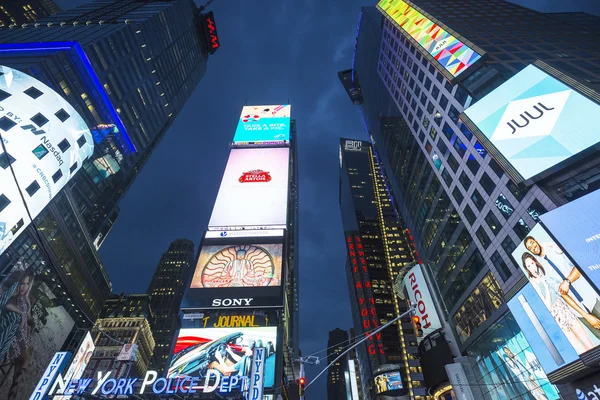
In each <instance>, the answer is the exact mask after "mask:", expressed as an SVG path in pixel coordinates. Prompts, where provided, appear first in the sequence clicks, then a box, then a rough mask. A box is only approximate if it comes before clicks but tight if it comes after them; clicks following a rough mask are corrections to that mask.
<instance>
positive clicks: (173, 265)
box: [148, 239, 194, 371]
mask: <svg viewBox="0 0 600 400" xmlns="http://www.w3.org/2000/svg"><path fill="white" fill-rule="evenodd" d="M193 263H194V242H192V241H191V240H187V239H178V240H175V241H174V242H172V243H171V244H170V245H169V249H168V250H167V251H166V252H165V253H163V255H162V256H161V257H160V261H159V262H158V265H157V266H156V270H155V271H154V275H153V276H152V280H151V281H150V286H149V287H148V295H149V296H150V306H151V308H152V312H153V314H154V318H153V322H152V334H153V336H154V341H155V342H156V346H155V348H154V355H153V357H152V363H151V368H150V369H152V370H153V371H164V370H165V367H166V363H167V359H168V358H169V351H170V349H171V344H172V343H173V339H174V338H175V333H176V331H177V329H178V319H177V318H175V315H177V314H178V313H179V305H180V304H181V299H182V298H183V291H184V289H185V282H187V279H188V275H189V273H190V270H191V268H192V265H193Z"/></svg>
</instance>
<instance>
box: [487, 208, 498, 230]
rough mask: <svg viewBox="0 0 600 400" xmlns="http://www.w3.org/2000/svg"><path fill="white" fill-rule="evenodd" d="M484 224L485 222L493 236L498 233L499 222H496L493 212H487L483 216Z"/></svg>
mask: <svg viewBox="0 0 600 400" xmlns="http://www.w3.org/2000/svg"><path fill="white" fill-rule="evenodd" d="M485 222H487V224H488V226H489V227H490V231H492V233H493V234H494V235H495V234H497V233H498V231H500V228H501V226H500V221H498V218H496V216H495V215H494V212H493V211H490V212H488V214H487V215H486V216H485Z"/></svg>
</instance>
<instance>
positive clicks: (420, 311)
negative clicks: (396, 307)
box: [404, 264, 442, 341]
mask: <svg viewBox="0 0 600 400" xmlns="http://www.w3.org/2000/svg"><path fill="white" fill-rule="evenodd" d="M404 288H405V289H406V292H407V294H408V296H407V297H408V299H409V300H410V304H411V305H412V304H414V305H415V315H416V316H418V317H419V318H421V327H422V328H423V337H425V336H427V335H428V334H430V333H432V332H434V331H436V330H438V329H440V328H441V327H442V323H441V322H440V317H439V316H438V313H437V311H436V309H435V304H434V303H433V299H432V297H431V293H430V292H429V288H428V287H427V282H426V281H425V277H424V276H423V271H422V270H421V265H420V264H417V265H415V266H414V267H413V268H411V269H410V270H409V271H408V273H407V274H406V275H405V276H404ZM417 340H419V341H420V340H422V338H417Z"/></svg>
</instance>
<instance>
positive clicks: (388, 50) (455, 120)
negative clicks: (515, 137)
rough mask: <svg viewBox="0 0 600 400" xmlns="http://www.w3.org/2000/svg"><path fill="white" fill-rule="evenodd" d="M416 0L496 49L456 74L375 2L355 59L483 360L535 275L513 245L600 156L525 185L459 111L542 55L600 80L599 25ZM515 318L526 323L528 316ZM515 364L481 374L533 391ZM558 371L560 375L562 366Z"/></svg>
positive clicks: (465, 334)
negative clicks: (514, 377)
mask: <svg viewBox="0 0 600 400" xmlns="http://www.w3.org/2000/svg"><path fill="white" fill-rule="evenodd" d="M414 4H415V5H417V6H419V7H420V8H422V9H423V10H425V11H426V12H428V13H429V15H432V16H433V17H435V18H437V19H438V20H439V21H441V22H442V23H444V24H447V25H448V26H449V27H451V28H452V29H454V30H455V31H457V32H458V33H460V34H461V35H463V36H464V37H465V38H467V39H468V40H470V41H472V42H473V43H475V44H476V45H477V46H479V47H480V48H482V49H483V50H485V51H486V52H487V53H488V60H487V62H486V63H485V65H482V66H481V67H475V70H472V71H468V73H466V74H465V76H464V77H463V78H461V79H462V81H461V82H459V83H458V84H455V85H452V84H450V83H449V82H448V81H446V80H445V79H444V77H443V76H442V74H441V73H440V72H439V71H437V69H436V68H435V66H433V65H431V64H430V63H429V62H428V60H427V59H426V58H425V57H423V55H422V54H421V53H420V52H419V50H418V49H417V48H415V47H414V46H413V45H412V44H411V43H410V42H409V41H408V40H407V39H406V37H405V36H404V35H403V33H402V32H401V31H399V30H398V29H397V28H396V26H395V25H394V24H393V23H391V22H390V21H388V20H387V19H385V18H383V17H382V15H381V14H379V15H378V14H377V10H376V9H375V8H374V7H373V8H371V7H364V8H363V10H362V15H363V18H362V21H361V26H363V27H364V26H370V27H371V28H370V29H361V32H359V36H358V45H357V48H356V51H355V59H354V61H353V64H354V68H355V69H356V73H357V75H358V77H359V78H360V84H361V88H362V93H363V96H364V99H365V100H364V103H363V104H362V105H361V107H360V108H361V112H362V113H363V116H364V118H365V121H366V126H367V130H368V132H369V134H370V135H371V137H372V140H373V141H374V143H375V145H376V147H377V148H378V149H379V154H380V156H381V159H382V163H383V165H384V166H385V169H386V170H387V171H388V173H389V180H390V185H391V189H392V193H393V194H394V195H395V198H396V201H397V205H398V209H399V212H400V214H401V215H402V217H403V219H404V221H405V222H406V225H407V227H408V228H409V229H410V231H411V234H412V236H413V238H414V240H415V243H416V247H417V249H418V253H419V257H420V258H421V259H422V260H423V261H424V262H428V263H429V264H430V265H431V266H432V267H433V271H432V272H433V276H434V278H435V280H436V282H435V283H436V285H437V286H438V287H439V294H440V297H441V298H442V299H443V301H444V303H445V304H444V306H445V308H446V311H447V315H446V318H447V320H448V322H449V323H450V325H452V327H453V334H454V338H447V339H448V340H455V341H456V343H458V347H459V351H460V352H461V353H462V355H472V356H473V357H471V358H470V360H471V365H472V366H473V368H474V370H477V369H478V368H479V364H478V361H477V357H476V356H475V355H476V354H479V353H478V352H479V351H480V349H482V348H484V347H486V346H487V347H489V348H492V347H493V346H492V345H491V344H490V343H486V340H488V339H489V340H491V339H490V338H493V340H495V341H496V342H495V346H500V345H501V343H500V342H498V340H499V338H498V335H492V334H487V332H488V331H489V330H490V329H491V328H492V327H496V328H495V329H496V330H498V329H499V328H498V326H499V325H498V324H503V323H505V321H509V320H511V314H510V312H509V311H508V308H507V305H506V302H507V299H510V298H511V297H512V296H514V294H515V293H516V292H517V291H518V290H519V289H520V288H521V287H522V286H523V285H524V278H523V274H522V273H521V272H520V271H519V270H518V266H517V265H516V264H515V263H514V261H513V260H512V258H511V257H510V254H511V253H512V251H513V250H514V248H515V247H516V245H517V244H518V243H519V242H520V241H521V240H523V238H524V237H525V236H526V235H527V233H528V232H529V230H530V228H531V227H533V226H534V225H535V224H536V223H537V221H538V216H539V215H540V214H543V213H545V212H547V211H548V210H551V209H554V208H556V207H557V206H560V205H562V204H565V203H566V202H569V201H571V200H573V199H575V198H578V197H581V196H583V195H584V194H586V193H589V192H591V191H593V190H596V189H597V188H598V187H599V186H598V181H599V180H598V178H599V177H600V174H599V173H598V171H599V169H598V157H597V156H596V157H593V156H590V157H588V158H586V159H582V160H581V161H580V162H578V163H577V165H576V166H574V167H572V168H569V169H568V170H565V171H561V172H559V173H557V174H555V175H553V176H551V177H549V178H548V179H546V180H545V181H542V182H539V183H537V184H534V185H532V186H530V187H528V188H524V187H517V185H515V184H514V183H513V182H512V181H511V180H510V179H509V177H508V176H507V175H506V174H505V173H504V171H503V170H502V169H501V168H500V166H499V165H498V163H497V162H496V161H495V160H494V159H493V158H492V157H491V155H489V154H487V152H486V151H485V150H484V149H483V147H482V146H481V144H480V143H478V141H477V140H476V138H475V137H474V136H473V135H472V134H471V132H470V131H469V130H468V129H467V128H466V126H465V125H464V124H462V122H461V121H460V119H459V115H460V113H462V112H463V111H464V110H465V109H466V108H467V107H469V106H470V105H471V104H472V103H474V102H475V101H476V100H478V99H480V98H481V97H483V96H485V95H486V94H488V93H489V92H490V91H491V90H493V89H494V88H495V87H497V86H498V85H499V84H501V83H502V82H504V81H505V80H506V79H509V78H510V77H511V76H513V75H514V74H515V73H516V72H518V71H519V70H521V69H522V68H524V67H525V66H526V65H528V64H529V63H532V62H533V61H535V60H536V59H541V60H543V61H544V62H546V63H548V64H549V65H551V66H553V67H555V68H557V69H559V70H560V71H561V72H564V73H566V74H568V75H569V76H571V77H573V78H574V79H576V80H578V82H579V83H580V84H581V85H584V86H586V87H588V88H591V89H594V88H596V90H597V87H598V83H600V81H599V78H600V76H598V72H597V65H598V62H599V61H600V49H599V46H598V44H597V43H594V39H593V38H594V37H595V36H594V35H596V34H597V28H589V27H591V26H592V25H591V24H587V25H588V28H585V29H584V28H583V27H576V26H575V25H568V24H566V25H565V24H563V25H561V23H562V22H564V23H569V24H570V23H574V21H575V20H576V18H575V16H571V17H570V16H569V15H563V14H560V15H557V16H553V15H552V14H540V13H537V12H535V11H533V10H529V9H525V8H522V7H519V6H517V5H514V4H512V3H508V2H504V1H490V2H486V3H485V5H483V4H482V3H481V2H477V1H446V2H435V1H427V0H423V1H415V2H414ZM577 15H579V14H577ZM587 17H589V18H594V17H591V16H587ZM589 18H588V19H589ZM500 19H501V20H502V21H510V23H503V24H500V23H498V22H497V21H498V20H500ZM586 20H587V19H586ZM559 21H562V22H559ZM367 24H369V25H367ZM559 25H560V26H562V28H557V26H559ZM533 26H534V27H535V29H534V28H532V27H533ZM377 29H380V32H381V33H382V34H381V38H380V39H378V38H377V37H376V36H377V35H374V34H373V31H374V30H377ZM574 32H577V33H578V34H579V36H578V37H575V34H574ZM565 43H568V45H566V44H565ZM594 158H595V159H594ZM577 182H579V184H578V183H577ZM511 329H513V333H514V334H515V335H518V334H519V332H518V327H517V328H516V329H515V328H514V326H511ZM508 339H509V338H506V340H507V341H508ZM497 367H498V368H501V367H500V366H497ZM488 373H489V371H488ZM482 374H484V373H483V372H482ZM509 375H510V374H507V377H504V378H502V379H500V380H499V381H494V382H493V383H492V381H491V380H490V377H484V376H482V375H481V374H480V375H478V376H477V382H474V383H478V384H481V385H483V386H482V388H483V389H482V390H483V396H484V397H485V398H497V397H494V396H496V394H494V393H493V391H492V392H490V390H491V389H492V386H490V385H492V384H493V385H495V387H496V388H495V389H494V390H495V391H496V393H506V395H507V396H508V398H513V397H515V396H518V395H522V396H524V397H523V398H530V397H527V396H529V394H519V393H517V392H519V390H520V389H519V390H516V389H514V388H512V387H511V385H510V379H511V378H510V376H509ZM564 377H565V376H564V375H563V376H562V378H564ZM549 378H550V381H551V382H557V383H559V381H558V379H559V377H558V375H556V376H553V375H552V374H550V375H549ZM488 386H489V387H488ZM542 386H543V385H542ZM548 390H550V389H548ZM488 392H489V393H488ZM498 395H500V394H498ZM511 396H512V397H511Z"/></svg>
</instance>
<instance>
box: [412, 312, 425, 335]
mask: <svg viewBox="0 0 600 400" xmlns="http://www.w3.org/2000/svg"><path fill="white" fill-rule="evenodd" d="M412 322H413V326H414V328H415V334H416V335H417V337H423V328H421V318H419V316H418V315H415V316H413V317H412Z"/></svg>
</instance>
